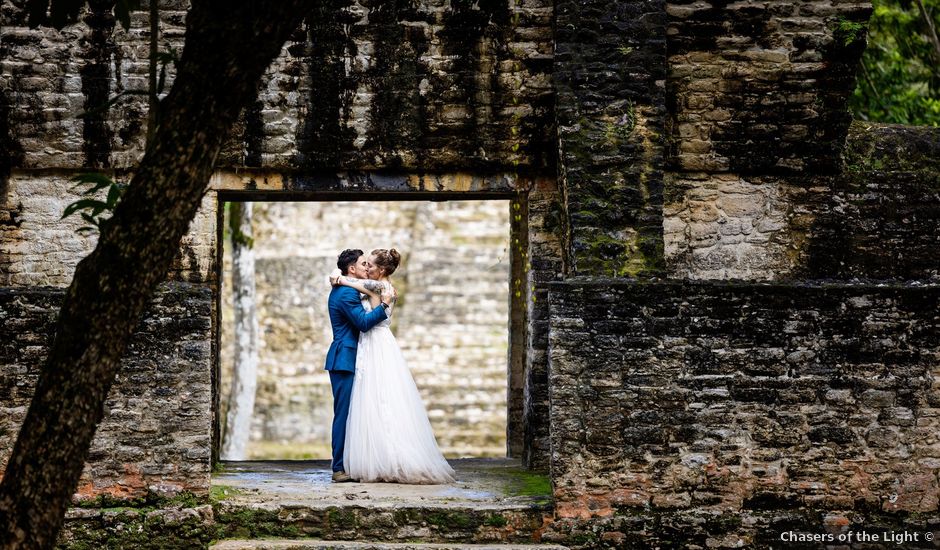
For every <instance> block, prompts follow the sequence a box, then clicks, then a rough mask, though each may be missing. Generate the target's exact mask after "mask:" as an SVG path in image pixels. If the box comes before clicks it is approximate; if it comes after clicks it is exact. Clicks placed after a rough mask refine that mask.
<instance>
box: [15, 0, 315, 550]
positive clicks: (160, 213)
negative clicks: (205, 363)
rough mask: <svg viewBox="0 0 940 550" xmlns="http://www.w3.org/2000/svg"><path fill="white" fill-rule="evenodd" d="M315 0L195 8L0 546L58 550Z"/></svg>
mask: <svg viewBox="0 0 940 550" xmlns="http://www.w3.org/2000/svg"><path fill="white" fill-rule="evenodd" d="M310 3H311V0H267V1H265V0H228V1H224V2H223V1H220V0H193V2H192V8H191V9H190V12H189V14H188V16H187V31H186V43H185V48H184V51H183V54H182V58H181V59H180V63H179V66H178V68H177V77H176V80H175V82H174V84H173V87H172V90H171V91H170V93H169V95H168V96H167V97H166V99H165V100H163V102H162V105H161V113H160V114H161V116H160V120H159V125H158V127H157V131H156V133H155V135H154V139H153V141H152V142H151V143H148V146H147V152H146V154H145V155H144V158H143V159H142V161H141V163H140V165H139V166H138V168H137V170H136V172H135V174H134V177H133V179H132V180H131V184H130V186H129V188H128V190H127V191H126V192H125V195H124V198H123V200H122V201H121V202H120V203H119V204H118V206H117V208H116V209H115V212H114V215H113V217H112V218H111V220H109V221H108V223H106V224H104V227H103V228H102V230H101V235H100V238H99V240H98V245H97V247H96V248H95V250H94V251H92V253H91V254H89V255H88V256H87V257H86V258H84V259H83V260H82V261H81V262H79V264H78V266H77V267H76V269H75V275H74V278H73V279H72V283H71V285H70V286H69V288H68V291H67V292H66V296H65V299H64V301H63V304H62V309H61V311H60V313H59V317H58V320H57V325H56V331H55V338H54V340H53V342H52V346H51V348H50V350H49V355H48V357H47V359H46V362H45V363H44V365H43V368H42V372H41V373H40V376H39V380H38V383H37V387H36V391H35V394H34V396H33V400H32V402H31V403H30V406H29V410H28V412H27V414H26V419H25V421H24V422H23V425H22V427H21V429H20V433H19V437H18V438H17V440H16V444H15V446H14V447H13V453H12V455H11V456H10V459H9V462H8V464H7V468H6V471H5V475H4V476H3V481H2V482H0V548H2V549H7V550H10V549H22V548H26V549H33V548H52V547H53V546H54V544H55V542H56V537H57V536H58V532H59V530H60V529H61V527H62V523H63V517H64V514H65V511H66V509H67V507H68V505H69V503H70V499H71V496H72V494H73V493H74V492H75V489H76V487H77V485H78V481H79V478H80V476H81V472H82V468H83V466H84V463H85V460H86V457H87V455H88V449H89V447H90V446H91V441H92V438H93V437H94V434H95V430H96V428H97V425H98V423H99V422H100V420H101V418H102V416H103V405H104V401H105V398H106V396H107V394H108V391H109V389H110V388H111V384H112V383H113V382H114V377H115V373H116V371H117V369H118V367H119V365H120V359H121V356H122V355H123V353H124V350H125V348H126V345H127V341H128V339H129V337H130V335H131V334H132V332H133V330H134V328H135V327H136V326H137V324H138V323H139V322H140V318H141V317H142V314H143V312H144V310H145V309H146V307H147V306H148V305H149V303H150V298H151V295H152V294H153V291H154V290H155V288H156V286H157V285H158V284H159V283H160V282H161V281H163V279H164V277H165V275H166V272H167V269H168V268H169V266H170V263H171V261H172V260H173V258H174V256H175V255H176V254H177V252H178V250H179V245H180V239H181V237H182V236H183V235H184V234H185V232H186V230H187V228H188V226H189V223H190V221H191V220H192V219H193V217H194V216H195V213H196V211H197V209H198V207H199V204H200V200H201V198H202V196H203V194H204V193H205V192H206V187H207V184H208V181H209V176H210V174H211V172H212V169H213V164H214V163H215V159H216V157H217V155H218V154H219V151H220V149H221V147H222V142H223V140H224V139H225V138H226V137H227V136H228V135H229V133H230V132H231V129H232V126H233V124H234V123H235V120H236V119H237V117H238V114H239V112H240V110H241V109H242V108H243V107H244V106H245V105H247V104H248V102H249V101H250V100H251V99H252V98H254V97H255V94H256V89H257V86H258V82H259V80H260V78H261V75H262V74H263V72H264V70H265V69H266V68H267V67H268V65H269V64H270V63H271V61H272V60H273V58H274V57H275V56H276V55H277V53H278V52H279V51H280V48H281V46H282V45H283V44H284V42H285V41H286V40H287V38H288V37H289V36H290V34H291V32H292V31H293V30H294V29H296V28H297V27H298V26H299V25H300V22H301V20H302V18H303V15H304V14H305V13H307V12H308V11H309V10H310V7H311V6H310V5H309V4H310Z"/></svg>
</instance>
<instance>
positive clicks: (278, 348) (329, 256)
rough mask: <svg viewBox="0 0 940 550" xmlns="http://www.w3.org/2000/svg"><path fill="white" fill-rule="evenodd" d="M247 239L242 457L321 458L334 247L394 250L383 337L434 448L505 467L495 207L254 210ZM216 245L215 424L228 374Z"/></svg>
mask: <svg viewBox="0 0 940 550" xmlns="http://www.w3.org/2000/svg"><path fill="white" fill-rule="evenodd" d="M226 224H227V222H226ZM253 231H254V251H255V257H256V285H257V310H258V321H259V327H260V335H259V355H260V357H259V372H258V389H257V394H256V400H255V408H254V415H253V419H252V425H251V434H250V438H249V439H250V442H249V445H248V456H247V458H249V459H303V458H328V457H329V454H330V451H329V449H330V447H329V445H330V437H329V433H330V423H331V421H332V396H331V393H330V385H329V376H328V375H327V373H326V372H325V371H324V370H323V362H324V359H325V357H326V351H327V349H328V348H329V344H330V342H331V340H332V332H331V328H330V321H329V316H328V313H327V308H326V302H327V297H328V295H329V290H330V289H329V284H328V282H327V275H328V273H329V272H330V271H331V270H332V269H334V268H335V265H336V257H337V255H338V253H339V252H340V251H341V250H342V249H344V248H360V249H362V250H364V251H366V252H369V251H371V250H372V249H374V248H380V247H381V248H390V247H394V248H396V249H398V250H399V251H400V252H401V253H402V264H401V266H400V267H399V269H398V271H397V272H396V273H395V274H394V275H393V276H392V280H393V282H394V284H395V285H396V288H397V289H398V292H399V304H398V307H397V311H396V315H395V316H394V317H393V325H392V329H393V331H394V332H395V334H396V337H397V338H398V341H399V344H400V345H401V347H402V351H403V353H404V355H405V359H406V360H407V362H408V365H409V367H410V368H411V372H412V375H413V376H414V378H415V382H416V383H417V385H418V389H419V390H420V392H421V395H422V398H423V399H424V402H425V406H426V408H427V410H428V415H429V417H430V420H431V423H432V425H433V428H434V432H435V435H436V437H437V440H438V443H439V445H440V446H441V449H442V451H443V452H444V454H445V455H446V456H448V457H458V456H475V457H487V456H505V454H506V393H507V387H506V384H507V357H508V319H509V269H510V266H509V205H508V204H507V201H505V200H492V201H451V202H443V203H442V202H402V201H395V202H306V203H305V202H272V203H255V205H254V223H253ZM224 247H225V249H224V253H223V277H222V279H223V282H222V300H223V303H222V316H221V331H222V334H221V338H222V346H221V350H220V353H221V358H220V360H221V367H222V378H221V385H220V391H221V394H222V395H221V403H222V407H223V410H222V411H221V415H220V417H221V418H224V417H225V413H226V411H225V410H224V409H225V406H226V403H227V400H228V394H229V392H230V389H231V388H230V386H231V377H232V372H233V364H234V340H233V328H234V327H233V309H232V307H233V306H232V296H231V294H232V287H231V274H232V265H231V262H232V258H231V243H230V242H229V241H228V240H226V242H225V244H224Z"/></svg>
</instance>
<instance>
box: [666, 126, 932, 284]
mask: <svg viewBox="0 0 940 550" xmlns="http://www.w3.org/2000/svg"><path fill="white" fill-rule="evenodd" d="M938 158H940V131H938V130H937V129H936V128H929V127H904V126H898V125H889V124H871V123H861V122H859V123H856V124H854V125H853V126H852V127H851V131H850V133H849V136H848V139H847V140H846V146H845V154H844V157H843V159H842V160H841V161H840V173H839V174H835V175H825V176H819V175H817V176H813V175H793V176H784V177H781V176H753V175H752V176H745V175H741V174H731V173H719V174H709V173H701V172H680V173H670V174H669V175H668V178H667V194H666V204H665V206H664V221H663V232H664V239H665V251H666V260H667V267H668V272H669V274H670V276H672V277H676V278H693V279H728V278H731V279H749V280H798V279H803V278H809V279H855V278H861V279H900V280H913V279H919V280H936V279H937V277H938V276H940V258H938V256H937V254H936V250H938V249H940V229H938V228H940V167H938V163H937V159H938Z"/></svg>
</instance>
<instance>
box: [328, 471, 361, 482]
mask: <svg viewBox="0 0 940 550" xmlns="http://www.w3.org/2000/svg"><path fill="white" fill-rule="evenodd" d="M354 481H358V480H356V479H353V478H352V476H350V475H349V474H347V473H346V472H343V471H339V472H333V483H349V482H354Z"/></svg>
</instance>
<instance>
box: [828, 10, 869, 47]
mask: <svg viewBox="0 0 940 550" xmlns="http://www.w3.org/2000/svg"><path fill="white" fill-rule="evenodd" d="M832 32H833V38H834V39H835V40H836V42H838V43H840V44H842V45H843V46H845V47H849V46H851V45H852V44H854V43H855V42H857V41H858V40H862V39H864V38H865V25H863V24H861V23H856V22H855V21H849V20H848V19H846V18H844V17H840V18H838V19H836V21H835V25H834V26H833V29H832Z"/></svg>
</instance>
